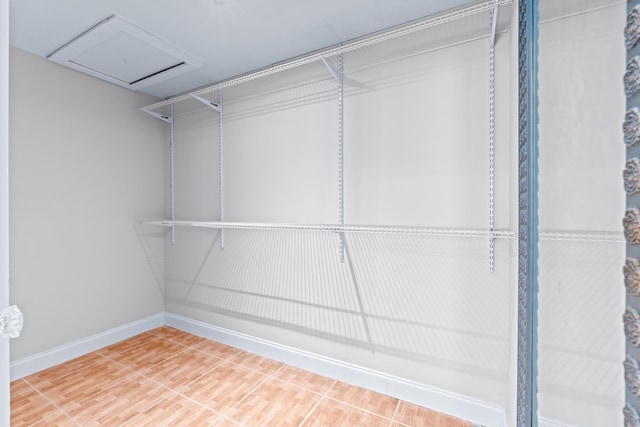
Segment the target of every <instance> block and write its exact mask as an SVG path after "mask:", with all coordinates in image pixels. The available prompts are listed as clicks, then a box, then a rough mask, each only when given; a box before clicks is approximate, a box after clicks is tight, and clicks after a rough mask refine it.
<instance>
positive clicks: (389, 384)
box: [165, 313, 507, 427]
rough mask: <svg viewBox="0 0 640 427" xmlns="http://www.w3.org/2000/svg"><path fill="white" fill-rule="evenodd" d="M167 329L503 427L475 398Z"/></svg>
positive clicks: (205, 328)
mask: <svg viewBox="0 0 640 427" xmlns="http://www.w3.org/2000/svg"><path fill="white" fill-rule="evenodd" d="M165 321H166V324H167V325H168V326H171V327H174V328H176V329H180V330H182V331H185V332H189V333H192V334H195V335H198V336H201V337H204V338H209V339H212V340H214V341H218V342H220V343H223V344H227V345H231V346H233V347H237V348H240V349H242V350H246V351H249V352H251V353H255V354H258V355H260V356H264V357H268V358H270V359H274V360H278V361H280V362H283V363H286V364H289V365H293V366H297V367H299V368H301V369H304V370H307V371H310V372H314V373H317V374H319V375H323V376H326V377H330V378H333V379H336V380H339V381H343V382H346V383H349V384H353V385H357V386H359V387H363V388H367V389H369V390H373V391H377V392H379V393H383V394H386V395H389V396H393V397H396V398H398V399H401V400H404V401H407V402H411V403H415V404H417V405H420V406H425V407H428V408H431V409H434V410H436V411H439V412H443V413H446V414H450V415H453V416H455V417H458V418H462V419H465V420H469V421H471V422H473V423H475V424H476V425H483V426H490V427H500V426H504V427H506V425H507V422H506V411H505V409H504V408H501V407H499V406H494V405H490V404H487V403H484V402H481V401H479V400H476V399H472V398H469V397H466V396H462V395H458V394H455V393H451V392H448V391H445V390H440V389H437V388H435V387H429V386H425V385H423V384H418V383H414V382H411V381H409V380H406V379H403V378H398V377H394V376H391V375H388V374H385V373H382V372H378V371H374V370H370V369H366V368H362V367H360V366H356V365H352V364H349V363H345V362H341V361H339V360H335V359H330V358H326V357H323V356H319V355H317V354H313V353H309V352H306V351H302V350H299V349H296V348H292V347H287V346H283V345H280V344H277V343H274V342H270V341H266V340H262V339H259V338H255V337H251V336H249V335H244V334H241V333H238V332H234V331H231V330H227V329H223V328H218V327H216V326H212V325H209V324H207V323H203V322H199V321H196V320H192V319H189V318H186V317H182V316H178V315H175V314H171V313H165Z"/></svg>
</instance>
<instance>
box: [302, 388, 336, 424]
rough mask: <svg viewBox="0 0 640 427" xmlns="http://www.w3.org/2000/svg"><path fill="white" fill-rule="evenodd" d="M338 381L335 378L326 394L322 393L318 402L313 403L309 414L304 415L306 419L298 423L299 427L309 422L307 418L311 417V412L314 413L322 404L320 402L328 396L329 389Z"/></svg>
mask: <svg viewBox="0 0 640 427" xmlns="http://www.w3.org/2000/svg"><path fill="white" fill-rule="evenodd" d="M337 383H338V381H336V380H333V384H331V385H330V386H329V388H327V389H326V390H325V392H324V394H323V395H322V397H320V399H318V401H317V402H316V404H315V405H313V408H311V409H310V410H309V412H307V415H306V416H305V417H304V419H303V420H302V421H300V424H298V427H302V426H303V425H304V423H306V422H307V420H308V419H309V417H310V416H311V414H313V412H314V411H315V410H316V408H317V407H318V405H320V403H321V402H322V401H323V400H324V399H325V398H326V397H327V393H329V391H331V389H332V388H333V386H334V385H336V384H337Z"/></svg>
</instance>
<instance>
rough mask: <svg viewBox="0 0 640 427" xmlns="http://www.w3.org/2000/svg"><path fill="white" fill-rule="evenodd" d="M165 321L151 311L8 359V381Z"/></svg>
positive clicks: (161, 315) (160, 324)
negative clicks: (14, 358) (123, 323)
mask: <svg viewBox="0 0 640 427" xmlns="http://www.w3.org/2000/svg"><path fill="white" fill-rule="evenodd" d="M164 325H165V315H164V312H163V313H158V314H154V315H153V316H149V317H145V318H144V319H140V320H136V321H135V322H131V323H127V324H126V325H122V326H118V327H116V328H113V329H109V330H108V331H105V332H101V333H99V334H96V335H92V336H90V337H86V338H82V339H79V340H77V341H74V342H71V343H68V344H64V345H61V346H59V347H54V348H52V349H50V350H47V351H43V352H42V353H38V354H34V355H32V356H27V357H25V358H23V359H19V360H16V361H15V362H12V363H11V381H15V380H17V379H20V378H22V377H26V376H27V375H31V374H34V373H36V372H39V371H42V370H43V369H47V368H50V367H52V366H55V365H58V364H60V363H63V362H66V361H68V360H71V359H75V358H76V357H80V356H82V355H85V354H87V353H91V352H92V351H96V350H99V349H101V348H103V347H106V346H108V345H111V344H113V343H116V342H118V341H122V340H126V339H127V338H131V337H133V336H135V335H138V334H141V333H143V332H147V331H149V330H151V329H154V328H159V327H161V326H164Z"/></svg>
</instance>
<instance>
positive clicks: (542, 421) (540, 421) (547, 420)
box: [538, 417, 575, 427]
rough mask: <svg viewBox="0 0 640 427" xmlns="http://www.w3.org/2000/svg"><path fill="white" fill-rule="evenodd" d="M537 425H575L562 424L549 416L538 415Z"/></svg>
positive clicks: (549, 426)
mask: <svg viewBox="0 0 640 427" xmlns="http://www.w3.org/2000/svg"><path fill="white" fill-rule="evenodd" d="M538 427H575V426H574V425H573V424H564V423H561V422H559V421H556V420H552V419H550V418H544V417H538Z"/></svg>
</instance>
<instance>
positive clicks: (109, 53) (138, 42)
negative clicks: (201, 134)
mask: <svg viewBox="0 0 640 427" xmlns="http://www.w3.org/2000/svg"><path fill="white" fill-rule="evenodd" d="M47 59H49V60H51V61H53V62H56V63H58V64H61V65H64V66H66V67H69V68H73V69H75V70H77V71H80V72H83V73H86V74H89V75H92V76H94V77H97V78H99V79H102V80H106V81H108V82H111V83H114V84H116V85H118V86H122V87H126V88H128V89H131V90H139V89H142V88H145V87H147V86H150V85H152V84H156V83H159V82H161V81H164V80H167V79H171V78H173V77H176V76H178V75H180V74H184V73H186V72H189V71H192V70H195V69H197V68H200V67H202V65H203V64H202V63H201V62H199V61H197V60H195V59H194V58H192V57H190V56H189V55H187V54H185V53H184V52H182V51H180V50H179V49H177V48H175V47H173V46H171V45H169V44H168V43H166V42H164V41H163V40H161V39H160V38H158V37H156V36H155V35H153V34H151V33H149V32H148V31H145V30H143V29H142V28H140V27H137V26H135V25H133V24H131V23H130V22H128V21H125V20H124V19H122V18H120V17H118V16H115V15H112V16H111V17H109V18H107V19H105V20H104V21H102V22H101V23H99V24H98V25H96V26H94V27H93V28H91V29H89V30H88V31H86V32H85V33H83V34H81V35H79V36H78V37H76V38H74V39H73V40H71V41H70V42H69V43H67V44H65V45H64V46H62V47H60V48H59V49H57V50H56V51H54V52H53V53H51V54H50V55H49V56H47Z"/></svg>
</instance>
